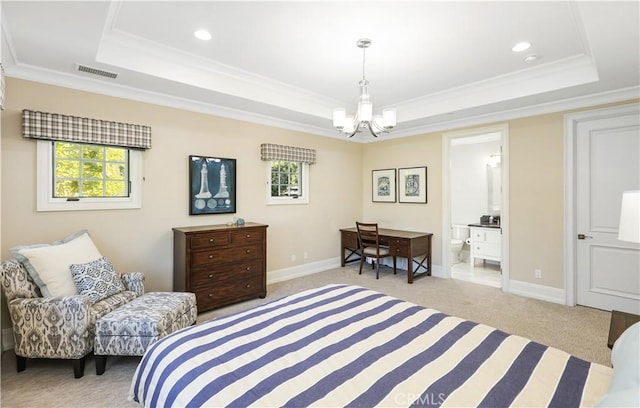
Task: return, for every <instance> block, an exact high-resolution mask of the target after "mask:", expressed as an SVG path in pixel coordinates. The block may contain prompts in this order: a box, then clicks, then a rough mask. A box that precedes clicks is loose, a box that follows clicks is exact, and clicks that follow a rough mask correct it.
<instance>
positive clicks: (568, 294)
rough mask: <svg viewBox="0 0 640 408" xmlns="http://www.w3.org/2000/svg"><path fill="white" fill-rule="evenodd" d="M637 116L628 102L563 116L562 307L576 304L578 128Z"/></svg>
mask: <svg viewBox="0 0 640 408" xmlns="http://www.w3.org/2000/svg"><path fill="white" fill-rule="evenodd" d="M634 113H635V114H636V115H640V104H638V103H631V104H626V105H620V106H614V107H611V108H603V109H593V110H588V111H584V112H578V113H568V114H566V115H564V247H565V251H564V278H565V279H564V280H565V283H564V287H565V304H566V305H568V306H575V305H576V297H577V294H576V290H577V287H576V286H577V285H576V280H577V279H578V271H577V260H576V256H577V242H576V241H577V234H578V230H577V222H578V221H577V219H576V214H577V211H576V205H577V199H576V191H577V188H576V180H577V162H576V150H577V149H576V147H577V146H576V144H577V132H578V125H579V124H580V123H581V122H587V121H591V120H598V119H608V118H613V117H617V116H625V115H629V114H634Z"/></svg>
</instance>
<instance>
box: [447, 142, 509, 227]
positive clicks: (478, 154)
mask: <svg viewBox="0 0 640 408" xmlns="http://www.w3.org/2000/svg"><path fill="white" fill-rule="evenodd" d="M499 153H500V142H499V141H492V142H483V143H469V144H459V145H455V146H451V148H450V150H449V154H450V158H451V167H450V169H451V173H450V177H451V222H452V223H453V224H454V225H455V224H460V225H467V224H471V223H475V222H480V217H481V216H482V215H488V214H490V211H489V208H488V202H489V195H488V191H489V188H488V180H487V160H488V159H489V156H490V155H493V154H499Z"/></svg>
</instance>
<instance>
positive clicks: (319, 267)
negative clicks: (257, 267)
mask: <svg viewBox="0 0 640 408" xmlns="http://www.w3.org/2000/svg"><path fill="white" fill-rule="evenodd" d="M339 266H340V258H337V257H336V258H330V259H325V260H323V261H318V262H310V263H306V264H303V265H296V266H292V267H290V268H284V269H277V270H275V271H269V272H268V273H267V285H271V284H272V283H278V282H284V281H287V280H290V279H295V278H301V277H303V276H307V275H313V274H314V273H318V272H322V271H326V270H328V269H333V268H338V267H339Z"/></svg>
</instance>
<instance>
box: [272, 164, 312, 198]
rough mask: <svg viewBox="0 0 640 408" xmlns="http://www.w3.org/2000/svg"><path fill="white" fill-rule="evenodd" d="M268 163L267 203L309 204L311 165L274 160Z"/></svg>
mask: <svg viewBox="0 0 640 408" xmlns="http://www.w3.org/2000/svg"><path fill="white" fill-rule="evenodd" d="M267 163H268V167H267V170H268V181H267V184H268V187H269V188H268V189H267V204H308V203H309V177H308V173H309V165H308V164H307V163H302V162H292V161H286V160H272V161H269V162H267Z"/></svg>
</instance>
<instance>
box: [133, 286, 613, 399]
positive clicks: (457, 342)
mask: <svg viewBox="0 0 640 408" xmlns="http://www.w3.org/2000/svg"><path fill="white" fill-rule="evenodd" d="M610 377H611V368H608V367H604V366H601V365H598V364H593V363H589V362H587V361H584V360H580V359H578V358H576V357H574V356H571V355H569V354H567V353H565V352H563V351H560V350H558V349H554V348H551V347H547V346H544V345H542V344H538V343H535V342H533V341H530V340H528V339H525V338H523V337H519V336H515V335H509V334H507V333H504V332H502V331H500V330H497V329H494V328H492V327H489V326H486V325H482V324H476V323H473V322H470V321H467V320H464V319H460V318H457V317H453V316H447V315H445V314H443V313H440V312H438V311H436V310H432V309H425V308H423V307H420V306H417V305H415V304H413V303H409V302H406V301H402V300H399V299H396V298H393V297H390V296H387V295H384V294H382V293H378V292H375V291H371V290H368V289H365V288H362V287H358V286H348V285H329V286H324V287H322V288H318V289H313V290H309V291H305V292H301V293H298V294H295V295H292V296H288V297H286V298H283V299H280V300H277V301H274V302H271V303H268V304H266V305H262V306H258V307H255V308H253V309H249V310H247V311H244V312H241V313H237V314H234V315H231V316H227V317H223V318H218V319H213V320H210V321H208V322H204V323H201V324H198V325H196V326H192V327H189V328H186V329H183V330H181V331H179V332H176V333H174V334H172V335H170V336H168V337H165V338H164V339H162V340H160V341H158V342H157V343H155V344H154V345H152V346H151V347H150V348H149V350H147V352H146V354H145V355H144V357H143V358H142V360H141V362H140V364H139V366H138V368H137V370H136V373H135V375H134V378H133V380H132V384H131V395H130V398H131V399H133V400H134V401H137V402H139V403H140V404H141V405H144V406H147V407H170V406H179V407H221V406H232V407H248V406H260V407H307V406H320V407H338V406H350V407H374V406H385V407H387V406H389V407H391V406H410V405H412V406H453V407H460V406H464V407H469V406H485V407H505V406H530V407H532V406H535V407H542V406H556V407H563V408H564V407H578V406H590V405H593V404H594V403H595V402H596V401H597V399H598V398H599V397H600V396H601V395H603V394H605V393H606V391H607V387H608V385H609V381H610Z"/></svg>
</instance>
